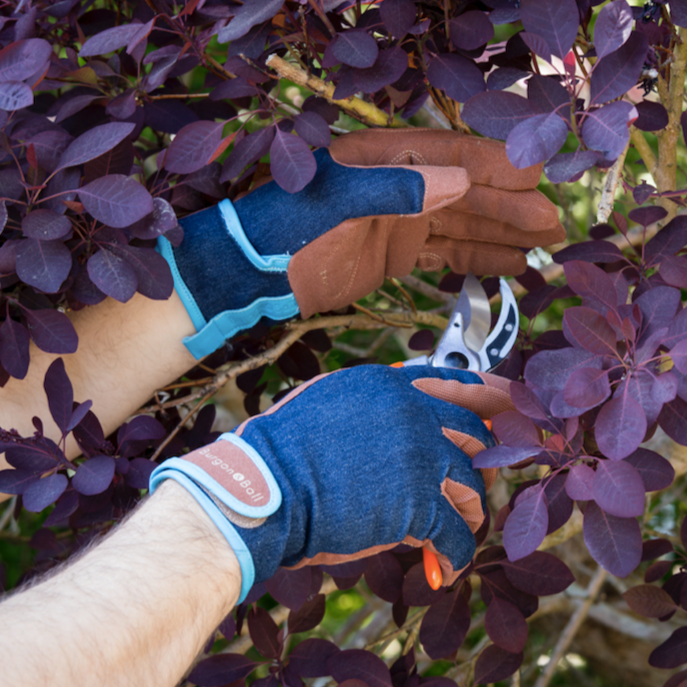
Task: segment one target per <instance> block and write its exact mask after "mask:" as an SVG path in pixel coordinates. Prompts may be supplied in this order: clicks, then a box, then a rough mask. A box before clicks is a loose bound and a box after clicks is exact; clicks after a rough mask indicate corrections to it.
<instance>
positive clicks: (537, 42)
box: [518, 31, 552, 63]
mask: <svg viewBox="0 0 687 687" xmlns="http://www.w3.org/2000/svg"><path fill="white" fill-rule="evenodd" d="M518 36H519V37H520V38H521V39H522V42H523V43H524V44H525V45H526V46H527V47H528V48H529V49H530V51H531V52H532V53H533V54H535V55H538V56H539V57H541V58H542V59H543V60H545V61H546V62H549V63H551V59H552V58H551V48H549V44H548V43H547V42H546V41H545V40H544V39H543V38H542V37H541V36H538V35H537V34H536V33H530V32H529V31H521V32H520V33H519V34H518Z"/></svg>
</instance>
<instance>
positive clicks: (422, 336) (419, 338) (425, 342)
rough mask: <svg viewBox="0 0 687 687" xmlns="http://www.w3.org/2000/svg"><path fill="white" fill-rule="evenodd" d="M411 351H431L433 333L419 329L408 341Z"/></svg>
mask: <svg viewBox="0 0 687 687" xmlns="http://www.w3.org/2000/svg"><path fill="white" fill-rule="evenodd" d="M408 348H409V349H410V350H411V351H431V350H432V349H433V348H434V333H433V332H432V330H431V329H420V331H417V332H415V334H413V335H412V336H411V337H410V339H409V340H408Z"/></svg>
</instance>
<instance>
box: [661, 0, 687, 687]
mask: <svg viewBox="0 0 687 687" xmlns="http://www.w3.org/2000/svg"><path fill="white" fill-rule="evenodd" d="M670 18H671V19H672V20H673V23H674V24H675V25H676V26H684V27H687V2H685V0H671V3H670ZM664 687H665V685H664ZM670 687H673V685H671V686H670ZM675 687H680V686H679V685H675Z"/></svg>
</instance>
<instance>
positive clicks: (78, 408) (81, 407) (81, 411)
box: [67, 401, 93, 432]
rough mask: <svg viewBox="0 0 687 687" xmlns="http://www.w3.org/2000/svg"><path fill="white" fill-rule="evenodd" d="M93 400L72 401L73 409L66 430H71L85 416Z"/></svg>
mask: <svg viewBox="0 0 687 687" xmlns="http://www.w3.org/2000/svg"><path fill="white" fill-rule="evenodd" d="M92 405H93V401H84V402H83V403H79V404H76V403H74V409H73V410H72V414H71V417H70V418H69V422H68V423H67V431H68V432H71V431H72V430H73V429H74V427H76V426H77V425H78V424H79V423H80V422H81V421H82V420H83V419H84V418H85V417H86V414H87V413H88V411H89V410H90V409H91V406H92Z"/></svg>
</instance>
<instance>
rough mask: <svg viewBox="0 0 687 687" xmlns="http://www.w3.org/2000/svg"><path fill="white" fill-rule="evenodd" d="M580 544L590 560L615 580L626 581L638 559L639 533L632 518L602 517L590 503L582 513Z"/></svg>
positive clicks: (640, 547)
mask: <svg viewBox="0 0 687 687" xmlns="http://www.w3.org/2000/svg"><path fill="white" fill-rule="evenodd" d="M583 533H584V541H585V544H586V545H587V548H588V549H589V553H591V555H592V558H593V559H594V560H595V561H596V562H597V563H598V564H599V565H601V566H602V567H603V568H605V569H606V570H608V572H610V573H611V574H612V575H615V576H616V577H627V576H628V575H629V574H630V573H631V572H632V571H633V570H634V569H635V568H636V567H637V566H638V565H639V562H640V560H641V557H642V533H641V530H640V529H639V523H638V522H637V521H636V520H635V519H634V518H618V517H616V516H614V515H609V514H608V513H604V511H602V510H601V508H599V506H597V505H596V503H594V502H593V501H590V502H589V503H588V504H587V507H586V508H585V511H584V524H583Z"/></svg>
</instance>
